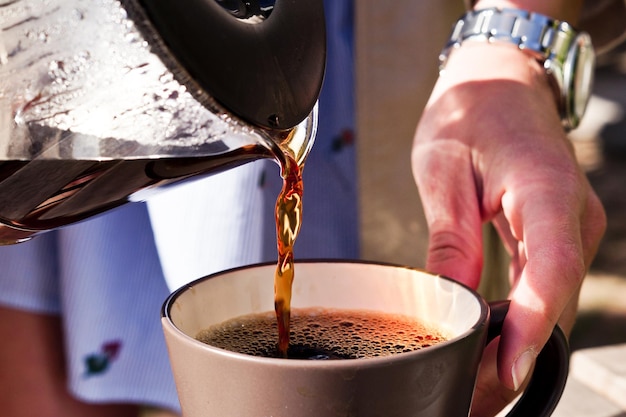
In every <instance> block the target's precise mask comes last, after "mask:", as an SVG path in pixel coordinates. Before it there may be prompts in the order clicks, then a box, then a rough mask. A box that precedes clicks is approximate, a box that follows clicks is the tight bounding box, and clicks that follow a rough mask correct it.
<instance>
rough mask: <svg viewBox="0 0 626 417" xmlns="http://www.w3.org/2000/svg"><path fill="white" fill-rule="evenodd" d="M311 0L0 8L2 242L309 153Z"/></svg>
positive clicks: (316, 9) (81, 0) (318, 15)
mask: <svg viewBox="0 0 626 417" xmlns="http://www.w3.org/2000/svg"><path fill="white" fill-rule="evenodd" d="M321 3H322V2H321V1H318V0H315V1H314V0H305V1H291V0H275V1H270V0H265V1H264V0H258V1H240V0H222V1H220V0H187V1H180V0H177V1H172V0H15V1H12V2H9V3H7V4H6V5H4V6H3V7H1V8H0V29H1V32H0V244H11V243H16V242H20V241H23V240H26V239H29V238H30V237H32V236H34V235H36V234H38V233H41V232H43V231H46V230H50V229H54V228H57V227H61V226H64V225H67V224H70V223H74V222H77V221H81V220H84V219H86V218H88V217H91V216H93V215H95V214H99V213H102V212H103V211H106V210H108V209H111V208H114V207H117V206H119V205H121V204H124V203H126V202H129V201H138V200H143V199H145V198H146V196H147V195H149V193H150V192H151V190H153V189H155V188H160V187H162V186H164V185H168V184H172V183H178V182H180V181H183V180H186V179H190V178H197V177H198V176H201V175H208V174H212V173H216V172H219V171H221V170H225V169H228V168H231V167H235V166H237V165H240V164H243V163H246V162H249V161H252V160H255V159H259V158H273V159H276V160H278V161H280V159H281V155H283V153H284V152H290V153H291V154H292V156H293V157H294V158H295V160H296V161H297V162H298V163H299V164H302V163H303V162H304V160H305V158H306V156H307V154H308V152H309V150H310V147H311V146H312V144H313V139H314V136H315V129H316V123H317V116H316V114H317V112H316V103H317V97H318V95H319V91H320V88H321V84H322V79H323V73H324V61H325V42H326V40H325V28H324V16H323V7H322V4H321Z"/></svg>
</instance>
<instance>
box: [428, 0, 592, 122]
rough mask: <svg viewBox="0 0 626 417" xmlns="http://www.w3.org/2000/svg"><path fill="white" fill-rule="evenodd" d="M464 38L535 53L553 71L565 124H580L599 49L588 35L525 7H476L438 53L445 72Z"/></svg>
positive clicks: (553, 81)
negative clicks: (594, 46)
mask: <svg viewBox="0 0 626 417" xmlns="http://www.w3.org/2000/svg"><path fill="white" fill-rule="evenodd" d="M465 41H483V42H490V43H505V44H512V45H515V46H517V47H518V48H519V49H520V50H522V51H524V52H525V53H527V54H529V55H530V56H532V57H533V58H535V59H536V60H537V61H538V62H539V63H541V64H542V65H543V67H544V68H545V70H546V74H547V75H548V76H549V79H550V84H551V86H552V88H553V89H554V92H555V94H556V98H557V104H558V109H559V112H560V115H561V122H562V124H563V127H564V128H565V130H567V131H569V130H571V129H575V128H576V127H577V126H578V124H579V123H580V119H581V118H582V116H583V114H584V113H585V108H586V107H587V103H588V101H589V97H590V96H591V89H592V85H593V74H594V65H595V53H594V49H593V46H592V44H591V38H590V36H589V34H587V33H586V32H578V31H576V30H575V29H574V28H573V27H572V26H570V25H569V24H568V23H566V22H562V21H559V20H556V19H552V18H550V17H547V16H544V15H541V14H539V13H532V12H528V11H525V10H521V9H498V8H489V9H480V10H473V11H469V12H467V13H466V14H465V15H463V16H462V17H461V18H460V19H459V20H458V21H457V22H456V24H455V25H454V27H453V29H452V33H451V35H450V38H449V39H448V41H447V43H446V45H445V47H444V48H443V50H442V51H441V54H440V55H439V69H440V71H442V70H443V69H444V68H445V65H446V61H447V59H448V57H449V55H450V53H451V52H452V51H453V50H454V49H455V48H458V47H459V46H461V44H462V43H463V42H465Z"/></svg>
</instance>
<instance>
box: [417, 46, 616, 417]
mask: <svg viewBox="0 0 626 417" xmlns="http://www.w3.org/2000/svg"><path fill="white" fill-rule="evenodd" d="M412 165H413V173H414V177H415V180H416V183H417V185H418V188H419V191H420V196H421V198H422V203H423V205H424V212H425V215H426V219H427V222H428V225H429V234H430V240H429V248H428V256H427V264H426V268H427V269H428V270H429V271H431V272H434V273H438V274H442V275H446V276H449V277H451V278H454V279H456V280H458V281H461V282H463V283H465V284H467V285H469V286H470V287H472V288H476V287H477V286H478V284H479V280H480V275H481V269H482V256H483V253H482V236H481V230H482V224H483V223H484V222H487V221H491V222H493V224H494V225H495V227H496V229H497V230H498V233H499V234H500V236H501V238H502V241H503V242H504V244H505V246H506V248H507V250H508V251H509V253H510V254H511V257H512V260H511V266H510V279H511V284H512V290H511V293H510V299H511V305H510V309H509V313H508V315H507V318H506V320H505V323H504V327H503V330H502V336H501V338H500V339H499V343H498V346H495V345H494V346H489V348H488V349H487V351H486V356H485V357H484V361H483V366H482V368H481V372H480V375H479V381H478V386H477V390H476V396H475V400H474V406H473V409H472V416H492V415H495V414H496V413H497V411H499V410H500V409H501V408H502V407H504V406H505V405H506V404H507V403H508V402H509V401H511V400H512V399H513V398H514V397H515V395H516V391H517V390H519V389H520V388H521V387H522V386H523V385H524V381H525V379H526V376H527V375H528V372H529V371H530V369H531V367H532V366H533V364H534V360H535V358H536V357H537V355H538V353H539V352H540V350H541V348H542V347H543V345H544V344H545V342H546V341H547V339H548V338H549V336H550V334H551V332H552V329H553V328H554V326H555V325H556V324H557V323H559V324H560V325H561V327H562V328H563V330H564V331H565V332H566V334H569V331H570V330H571V328H572V326H573V323H574V319H575V315H576V309H577V302H578V294H579V291H580V286H581V283H582V280H583V278H584V276H585V273H586V270H587V268H588V266H589V264H590V263H591V260H592V259H593V257H594V256H595V253H596V251H597V248H598V245H599V241H600V239H601V237H602V235H603V233H604V230H605V227H606V218H605V214H604V210H603V208H602V205H601V203H600V201H599V199H598V197H597V196H596V195H595V193H594V191H593V190H592V189H591V187H590V185H589V183H588V181H587V179H586V177H585V175H584V173H583V172H582V171H581V169H580V167H579V165H578V163H577V161H576V158H575V155H574V151H573V148H572V146H571V143H570V142H569V141H568V139H567V137H566V135H565V133H564V131H563V129H562V127H561V123H560V117H559V115H558V111H557V107H556V102H555V98H554V94H553V92H552V90H551V89H550V86H549V83H548V79H547V77H546V75H545V72H544V70H543V68H541V67H540V65H539V64H538V63H537V62H536V61H533V60H532V59H531V58H529V57H528V56H527V55H525V54H524V53H522V52H520V51H519V50H518V49H517V48H515V47H510V46H508V45H490V44H486V43H480V42H477V43H472V42H466V43H464V45H463V46H462V47H461V48H458V49H457V50H456V51H454V52H453V53H452V55H451V56H450V58H449V60H448V62H447V65H446V70H445V72H444V73H443V74H442V76H441V77H440V78H439V80H438V82H437V84H436V85H435V88H434V90H433V93H432V95H431V98H430V100H429V102H428V104H427V106H426V108H425V110H424V113H423V114H422V118H421V120H420V123H419V125H418V128H417V131H416V135H415V140H414V146H413V153H412ZM496 350H497V370H496V366H495V363H496V360H495V352H496ZM490 355H494V357H492V358H490V357H489V356H490Z"/></svg>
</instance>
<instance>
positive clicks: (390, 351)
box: [196, 308, 446, 359]
mask: <svg viewBox="0 0 626 417" xmlns="http://www.w3.org/2000/svg"><path fill="white" fill-rule="evenodd" d="M196 339H198V340H200V341H201V342H204V343H207V344H209V345H212V346H215V347H219V348H222V349H227V350H230V351H234V352H238V353H244V354H248V355H254V356H261V357H277V356H279V355H278V354H277V349H276V342H277V340H278V328H277V325H276V316H275V314H274V312H265V313H259V314H253V315H246V316H242V317H238V318H234V319H231V320H229V321H226V322H224V323H221V324H218V325H215V326H212V327H210V328H208V329H205V330H203V331H201V332H200V333H198V335H197V336H196ZM445 339H446V336H445V335H444V334H443V333H442V332H441V331H440V330H438V329H436V328H435V327H433V326H428V325H426V324H424V323H421V322H419V321H417V320H415V319H413V318H410V317H406V316H401V315H393V314H386V313H379V312H371V311H357V310H339V309H323V308H307V309H294V310H293V311H292V313H291V329H290V349H289V351H288V355H289V357H290V358H298V359H358V358H372V357H378V356H388V355H394V354H398V353H402V352H410V351H414V350H419V349H423V348H425V347H428V346H431V345H434V344H436V343H438V342H440V341H443V340H445Z"/></svg>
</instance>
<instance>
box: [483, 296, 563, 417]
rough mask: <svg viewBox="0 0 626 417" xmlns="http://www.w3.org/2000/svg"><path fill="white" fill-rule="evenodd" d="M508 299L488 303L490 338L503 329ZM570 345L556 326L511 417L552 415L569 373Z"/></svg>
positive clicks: (510, 413)
mask: <svg viewBox="0 0 626 417" xmlns="http://www.w3.org/2000/svg"><path fill="white" fill-rule="evenodd" d="M509 304H510V302H509V301H496V302H492V303H489V307H490V309H491V317H490V320H489V330H488V336H487V339H488V341H491V340H493V339H494V338H495V337H496V336H499V335H500V333H501V332H502V324H503V323H504V318H505V317H506V313H507V312H508V311H509ZM569 354H570V352H569V345H568V343H567V339H566V338H565V335H564V334H563V331H562V330H561V328H560V327H559V326H556V327H555V328H554V330H553V331H552V335H551V336H550V339H548V342H547V343H546V345H545V346H544V348H543V349H542V350H541V352H540V353H539V356H538V357H537V362H536V365H535V369H534V371H533V374H532V377H531V379H530V382H529V384H528V387H526V390H525V391H524V394H523V395H522V397H521V398H520V399H519V401H518V402H517V404H515V406H514V407H513V409H511V411H510V412H509V413H508V414H507V416H508V417H528V416H533V417H549V416H550V415H552V412H553V411H554V409H555V408H556V405H557V404H558V403H559V400H560V399H561V395H562V394H563V390H564V389H565V383H566V382H567V375H568V372H569Z"/></svg>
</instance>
